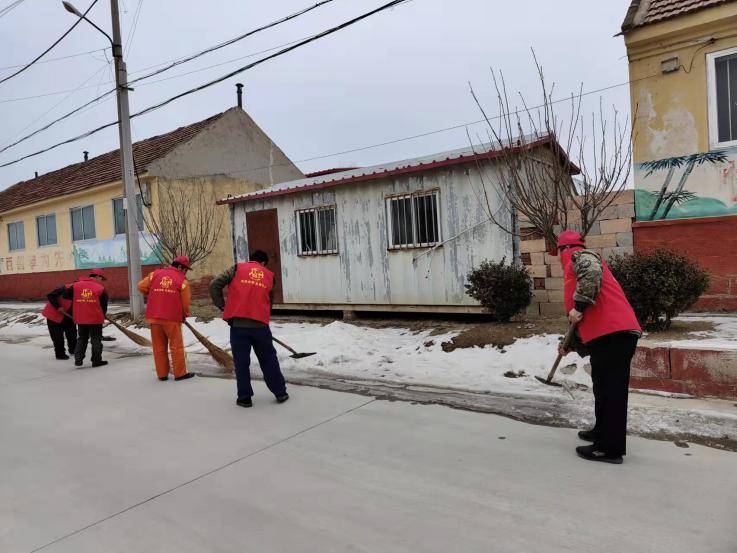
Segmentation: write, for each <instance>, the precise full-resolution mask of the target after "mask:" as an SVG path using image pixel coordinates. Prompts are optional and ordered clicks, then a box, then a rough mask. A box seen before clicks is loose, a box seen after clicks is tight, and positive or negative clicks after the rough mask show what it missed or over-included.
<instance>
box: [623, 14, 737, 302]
mask: <svg viewBox="0 0 737 553" xmlns="http://www.w3.org/2000/svg"><path fill="white" fill-rule="evenodd" d="M622 33H623V35H624V40H625V45H626V47H627V56H628V59H629V73H630V91H631V102H632V118H633V121H634V123H633V129H634V152H633V157H634V180H635V208H636V216H637V222H636V223H635V224H634V227H633V231H634V244H635V249H636V250H640V251H643V250H651V249H655V248H666V249H670V250H674V251H676V252H679V253H682V254H684V255H687V256H689V257H691V258H692V259H694V260H695V261H697V262H698V263H699V264H700V265H701V266H702V267H703V268H705V269H707V270H708V271H709V272H710V273H711V276H712V285H711V288H710V290H709V292H708V293H707V294H706V295H705V296H702V299H701V300H700V303H699V307H701V308H704V309H709V310H713V309H730V310H735V309H737V260H736V259H735V256H734V255H733V252H734V251H736V250H737V1H734V0H633V1H632V3H631V5H630V8H629V11H628V13H627V16H626V18H625V21H624V24H623V25H622Z"/></svg>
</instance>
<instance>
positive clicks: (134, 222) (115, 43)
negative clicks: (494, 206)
mask: <svg viewBox="0 0 737 553" xmlns="http://www.w3.org/2000/svg"><path fill="white" fill-rule="evenodd" d="M61 3H62V5H63V6H64V9H65V10H66V11H68V12H69V13H72V14H74V15H76V16H77V17H79V18H80V19H84V20H85V21H86V22H87V23H89V24H90V25H92V26H93V27H94V28H95V29H97V30H98V31H99V32H100V33H102V34H103V35H105V38H107V39H108V40H109V41H110V46H111V47H112V49H113V59H114V60H115V90H116V93H117V97H118V133H119V135H120V161H121V165H122V169H123V170H122V172H121V175H122V177H123V188H124V189H125V200H124V201H123V209H124V210H125V222H126V225H125V242H126V251H127V252H128V294H129V296H128V297H129V298H130V310H131V317H133V319H139V318H140V317H142V316H143V296H141V293H140V292H139V291H138V281H139V280H141V245H140V243H139V235H138V231H139V228H138V203H137V202H136V189H135V188H134V183H133V179H134V178H135V174H134V168H133V144H132V143H131V114H130V106H129V105H128V91H129V90H131V89H130V88H128V71H127V70H126V67H125V61H124V60H123V40H122V38H121V37H120V11H119V10H118V0H110V12H111V14H112V18H111V19H112V22H113V36H112V37H111V36H110V35H109V34H107V33H106V32H105V31H103V30H102V29H101V28H100V27H98V26H97V25H96V24H95V23H94V22H93V21H91V20H90V19H87V17H86V16H85V14H86V13H87V12H85V13H82V12H80V11H79V10H78V9H77V8H75V7H74V6H73V5H72V3H71V2H69V0H62V2H61ZM87 11H89V9H88V10H87Z"/></svg>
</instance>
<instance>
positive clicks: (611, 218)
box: [520, 190, 635, 317]
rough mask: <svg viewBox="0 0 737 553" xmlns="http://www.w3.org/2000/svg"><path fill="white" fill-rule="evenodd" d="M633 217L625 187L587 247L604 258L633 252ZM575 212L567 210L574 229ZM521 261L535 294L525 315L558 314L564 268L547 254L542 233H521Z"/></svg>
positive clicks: (560, 312)
mask: <svg viewBox="0 0 737 553" xmlns="http://www.w3.org/2000/svg"><path fill="white" fill-rule="evenodd" d="M634 217H635V199H634V193H633V192H632V191H631V190H627V191H625V192H623V193H622V194H620V195H619V196H618V197H617V198H615V200H614V201H613V202H612V204H611V205H610V206H609V207H607V208H606V209H605V210H604V211H603V212H602V214H601V216H600V217H599V220H598V221H597V222H596V223H594V226H593V227H592V229H591V230H590V231H589V234H588V236H587V237H586V246H587V247H589V248H590V249H592V250H594V251H597V252H599V253H600V254H601V255H602V256H603V257H604V259H608V258H609V257H611V256H613V255H617V254H623V253H632V251H633V245H632V244H633V240H632V221H633V220H634ZM577 218H578V213H573V212H572V213H570V214H569V216H568V224H569V226H570V227H571V228H577V227H576V225H577V223H579V222H580V219H578V220H577ZM520 250H521V253H522V262H523V263H524V264H525V265H526V266H527V270H528V271H529V273H530V276H531V277H532V279H533V283H534V292H533V294H534V296H533V300H532V304H531V305H530V307H529V308H528V310H527V316H528V317H560V316H561V315H563V314H564V313H565V310H564V308H563V270H562V269H561V266H560V261H559V260H558V258H557V257H555V256H552V255H550V253H548V252H550V251H552V250H553V245H552V244H546V241H545V239H544V238H542V236H541V235H539V234H536V233H534V232H532V233H530V232H524V233H523V238H522V242H521V248H520Z"/></svg>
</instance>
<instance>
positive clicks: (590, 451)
mask: <svg viewBox="0 0 737 553" xmlns="http://www.w3.org/2000/svg"><path fill="white" fill-rule="evenodd" d="M576 453H578V456H579V457H581V458H583V459H586V460H587V461H599V462H601V463H611V464H612V465H621V464H622V462H623V459H622V456H621V455H607V454H606V453H604V452H603V451H596V450H595V449H594V446H593V445H580V446H578V447H577V448H576Z"/></svg>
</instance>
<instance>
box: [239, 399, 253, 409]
mask: <svg viewBox="0 0 737 553" xmlns="http://www.w3.org/2000/svg"><path fill="white" fill-rule="evenodd" d="M235 404H236V405H240V406H241V407H253V401H251V398H250V397H239V398H238V400H237V401H236V402H235Z"/></svg>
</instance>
